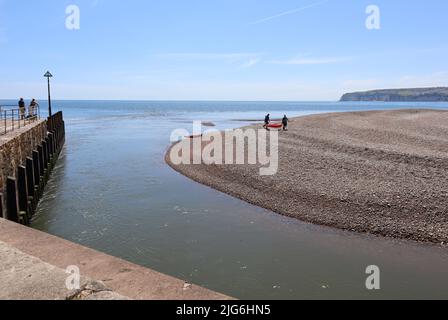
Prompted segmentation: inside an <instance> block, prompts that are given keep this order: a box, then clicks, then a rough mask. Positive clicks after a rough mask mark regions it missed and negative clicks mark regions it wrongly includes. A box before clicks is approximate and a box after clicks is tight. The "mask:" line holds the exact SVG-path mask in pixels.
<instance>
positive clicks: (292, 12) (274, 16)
mask: <svg viewBox="0 0 448 320" xmlns="http://www.w3.org/2000/svg"><path fill="white" fill-rule="evenodd" d="M328 1H330V0H323V1H320V2H315V3H311V4H309V5H306V6H303V7H300V8H296V9H293V10H288V11H284V12H282V13H279V14H276V15H273V16H269V17H266V18H263V19H259V20H257V21H254V22H252V23H250V24H251V25H256V24H260V23H265V22H268V21H271V20H274V19H278V18H281V17H284V16H287V15H290V14H294V13H298V12H300V11H303V10H306V9H310V8H313V7H317V6H320V5H323V4H325V3H327V2H328Z"/></svg>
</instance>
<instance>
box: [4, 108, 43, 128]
mask: <svg viewBox="0 0 448 320" xmlns="http://www.w3.org/2000/svg"><path fill="white" fill-rule="evenodd" d="M39 119H40V108H39V105H37V106H35V107H34V108H32V109H31V108H30V107H28V108H25V109H20V108H17V106H0V135H5V134H7V133H9V132H12V131H15V130H18V129H20V128H23V127H25V126H27V125H29V124H31V123H33V122H35V121H37V120H39Z"/></svg>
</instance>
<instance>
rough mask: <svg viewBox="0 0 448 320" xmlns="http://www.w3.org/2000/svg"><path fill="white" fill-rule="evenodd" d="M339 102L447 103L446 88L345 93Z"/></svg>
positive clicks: (447, 88)
mask: <svg viewBox="0 0 448 320" xmlns="http://www.w3.org/2000/svg"><path fill="white" fill-rule="evenodd" d="M341 101H392V102H443V101H446V102H448V87H440V88H415V89H388V90H372V91H365V92H353V93H346V94H344V95H343V96H342V98H341Z"/></svg>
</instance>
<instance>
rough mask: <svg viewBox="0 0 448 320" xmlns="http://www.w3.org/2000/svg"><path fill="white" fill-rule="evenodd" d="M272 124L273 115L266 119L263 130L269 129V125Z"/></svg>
mask: <svg viewBox="0 0 448 320" xmlns="http://www.w3.org/2000/svg"><path fill="white" fill-rule="evenodd" d="M270 123H271V115H270V114H268V115H267V116H266V117H265V118H264V126H263V128H265V129H268V126H269V124H270Z"/></svg>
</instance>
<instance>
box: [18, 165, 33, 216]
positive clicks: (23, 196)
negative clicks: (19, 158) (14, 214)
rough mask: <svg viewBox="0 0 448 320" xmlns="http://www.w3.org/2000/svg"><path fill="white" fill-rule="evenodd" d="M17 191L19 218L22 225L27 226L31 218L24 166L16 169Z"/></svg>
mask: <svg viewBox="0 0 448 320" xmlns="http://www.w3.org/2000/svg"><path fill="white" fill-rule="evenodd" d="M17 191H18V193H17V198H18V200H19V217H20V219H21V223H22V224H24V225H28V221H29V219H30V218H31V216H30V212H29V210H28V209H29V208H28V188H27V183H26V168H25V167H24V166H19V167H18V169H17Z"/></svg>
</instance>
